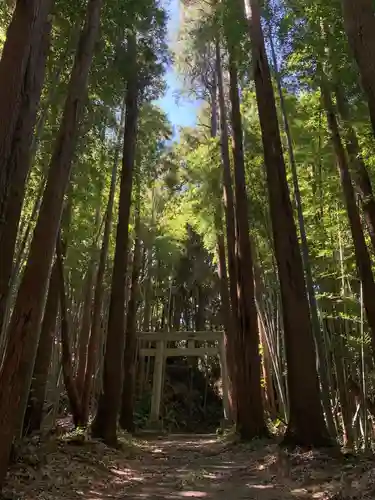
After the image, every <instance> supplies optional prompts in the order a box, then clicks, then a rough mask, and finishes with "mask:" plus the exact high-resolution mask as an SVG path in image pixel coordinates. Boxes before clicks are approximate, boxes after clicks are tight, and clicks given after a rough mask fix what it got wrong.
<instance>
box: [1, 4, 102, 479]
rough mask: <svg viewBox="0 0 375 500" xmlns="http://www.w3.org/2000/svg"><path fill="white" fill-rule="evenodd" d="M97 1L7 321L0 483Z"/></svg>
mask: <svg viewBox="0 0 375 500" xmlns="http://www.w3.org/2000/svg"><path fill="white" fill-rule="evenodd" d="M101 5H102V1H101V0H89V2H88V7H87V17H86V22H85V26H84V28H83V31H82V33H81V37H80V42H79V46H78V49H77V54H76V58H75V62H74V66H73V70H72V76H71V81H70V85H69V90H68V97H67V100H66V103H65V108H64V112H63V117H62V121H61V127H60V131H59V134H58V138H57V142H56V145H55V150H54V153H53V156H52V159H51V164H50V169H49V175H48V181H47V185H46V189H45V192H44V196H43V202H42V206H41V209H40V213H39V218H38V222H37V224H36V228H35V231H34V237H33V240H32V243H31V246H30V252H29V259H28V262H27V265H26V268H25V271H24V274H23V278H22V281H21V284H20V287H19V291H18V295H17V299H16V303H15V306H14V309H13V314H12V318H11V321H10V325H9V342H8V346H7V351H6V354H5V359H4V363H3V366H2V370H1V373H0V386H1V387H2V391H1V393H0V423H1V425H0V440H1V442H2V447H1V450H0V485H1V483H2V481H3V479H4V477H5V473H6V468H7V464H8V459H9V453H10V450H11V444H12V439H13V434H14V431H15V423H16V422H15V418H14V415H15V414H16V413H17V411H20V412H24V411H25V408H18V402H19V401H23V400H25V401H27V396H26V398H24V397H22V395H23V393H25V392H26V394H28V392H29V389H30V383H31V377H32V372H33V368H34V361H35V355H36V351H37V347H38V340H39V333H40V323H41V318H42V315H43V310H44V304H45V296H46V289H47V285H48V280H49V275H50V271H51V264H52V259H53V254H54V249H55V245H56V239H57V232H58V229H59V225H60V218H61V212H62V206H63V197H64V193H65V190H66V186H67V184H68V181H69V176H70V170H71V164H72V157H73V153H74V148H75V142H76V139H77V137H78V124H79V119H80V116H81V112H82V108H83V101H84V97H85V95H86V86H87V79H88V73H89V69H90V66H91V60H92V56H93V53H94V46H95V41H96V38H97V35H98V32H99V22H100V12H101Z"/></svg>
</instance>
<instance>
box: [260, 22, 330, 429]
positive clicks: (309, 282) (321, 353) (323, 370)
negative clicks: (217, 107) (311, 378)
mask: <svg viewBox="0 0 375 500" xmlns="http://www.w3.org/2000/svg"><path fill="white" fill-rule="evenodd" d="M269 31H270V33H269V39H270V46H271V54H272V60H273V66H274V71H275V77H276V84H277V89H278V93H279V98H280V108H281V113H282V117H283V122H284V129H285V135H286V138H287V145H288V155H289V161H290V166H291V170H292V179H293V188H294V199H295V202H296V207H297V217H298V226H299V232H300V236H301V244H300V247H301V256H302V263H303V268H304V270H305V278H306V291H307V297H308V299H309V305H310V314H311V324H312V330H313V334H314V339H315V346H316V354H317V360H318V371H319V375H320V381H321V387H322V404H323V409H324V412H325V415H326V420H327V426H328V431H329V433H330V435H331V436H332V437H334V436H336V428H335V423H334V421H333V414H332V406H331V399H330V395H331V384H330V379H329V375H328V363H327V358H326V354H325V353H326V346H325V344H324V337H323V335H324V334H323V331H322V329H321V326H320V321H319V313H318V304H317V301H316V296H315V285H314V279H313V274H312V270H311V263H310V252H309V245H308V242H307V234H306V228H305V219H304V216H303V208H302V198H301V192H300V188H299V182H298V174H297V165H296V160H295V156H294V147H293V140H292V134H291V130H290V126H289V120H288V115H287V110H286V105H285V99H284V93H283V89H282V81H281V76H280V73H279V71H278V67H277V58H276V52H275V47H274V43H273V39H272V33H271V27H270V25H269Z"/></svg>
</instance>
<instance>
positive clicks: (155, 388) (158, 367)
mask: <svg viewBox="0 0 375 500" xmlns="http://www.w3.org/2000/svg"><path fill="white" fill-rule="evenodd" d="M164 350H165V341H164V340H159V341H158V343H157V347H156V355H155V364H154V377H153V381H152V398H151V412H150V419H149V421H150V423H153V424H156V423H158V422H159V417H160V403H161V393H162V389H163V378H164V377H163V375H164V373H163V372H164V361H165V358H164Z"/></svg>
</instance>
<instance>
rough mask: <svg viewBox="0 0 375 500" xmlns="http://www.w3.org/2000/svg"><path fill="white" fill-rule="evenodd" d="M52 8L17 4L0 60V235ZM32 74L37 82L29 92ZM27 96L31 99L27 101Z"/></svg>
mask: <svg viewBox="0 0 375 500" xmlns="http://www.w3.org/2000/svg"><path fill="white" fill-rule="evenodd" d="M51 7H52V0H29V1H27V2H23V1H22V2H21V1H20V2H17V4H16V7H15V10H14V13H13V18H12V21H11V23H10V26H9V28H8V31H7V36H6V41H5V44H4V47H3V52H2V56H1V60H0V108H1V122H0V232H1V231H2V223H3V221H4V216H5V209H6V201H7V197H8V193H9V188H10V186H11V184H12V182H13V179H12V177H13V174H14V169H15V168H17V165H18V162H17V161H14V159H13V161H9V159H10V155H11V154H12V149H13V148H14V147H15V144H14V139H15V134H16V135H17V134H18V133H19V130H20V126H21V128H22V127H24V126H26V122H28V125H27V127H28V128H30V127H31V129H33V127H34V122H35V116H34V117H32V115H33V114H34V115H35V112H33V111H31V112H30V115H29V116H28V117H26V116H25V117H24V118H23V117H22V116H21V114H20V113H24V112H25V109H26V108H25V106H26V100H27V99H30V104H31V103H32V104H31V107H30V109H31V108H32V107H37V106H38V104H39V100H40V94H41V90H42V83H43V80H44V68H40V67H38V66H40V65H41V64H45V59H44V61H43V56H41V55H40V51H41V45H40V43H41V39H42V38H43V34H44V33H45V25H46V23H47V22H48V21H47V20H48V15H49V12H50V11H51ZM35 71H36V73H35V76H36V78H37V79H38V81H37V82H35V87H32V89H33V90H31V88H30V85H33V84H32V82H31V80H32V78H33V74H34V72H35ZM38 72H39V75H37V73H38ZM30 92H31V93H32V94H33V96H31V95H30V96H29V97H28V94H29V93H30ZM27 114H28V113H27ZM24 132H26V130H24ZM28 134H31V131H28ZM26 137H27V136H25V141H26V142H27V140H28V139H27V138H26ZM25 145H26V144H25Z"/></svg>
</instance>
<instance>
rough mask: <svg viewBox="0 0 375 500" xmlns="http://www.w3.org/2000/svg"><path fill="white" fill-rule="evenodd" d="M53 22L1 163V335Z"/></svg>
mask: <svg viewBox="0 0 375 500" xmlns="http://www.w3.org/2000/svg"><path fill="white" fill-rule="evenodd" d="M50 33H51V22H49V21H46V22H45V23H44V25H42V26H41V28H40V34H39V36H38V37H36V39H35V42H34V44H33V46H32V47H31V50H30V54H29V57H28V61H27V66H26V70H25V76H24V83H23V86H22V91H21V96H20V100H21V102H20V112H19V116H18V119H17V121H16V123H15V128H14V132H13V140H12V141H11V150H10V154H9V157H8V161H7V162H6V163H5V162H2V160H0V168H4V169H6V170H7V171H8V172H9V173H11V176H10V178H8V177H7V181H6V182H7V184H8V189H7V192H8V194H9V199H8V201H7V203H5V201H4V207H3V209H2V213H1V214H0V218H1V217H2V216H3V217H4V220H3V221H0V248H1V259H0V332H1V331H2V330H3V325H4V320H5V314H6V305H7V297H8V293H9V291H10V281H11V275H12V268H13V257H14V250H15V245H16V239H17V231H18V225H19V221H20V216H21V209H22V203H23V198H24V194H25V183H26V178H27V174H28V172H29V169H30V163H31V144H32V140H33V131H34V126H35V121H36V115H37V111H38V105H39V100H40V94H41V91H42V86H43V81H44V76H45V67H46V59H47V54H48V51H49V45H50ZM1 163H3V167H2V166H1Z"/></svg>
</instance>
